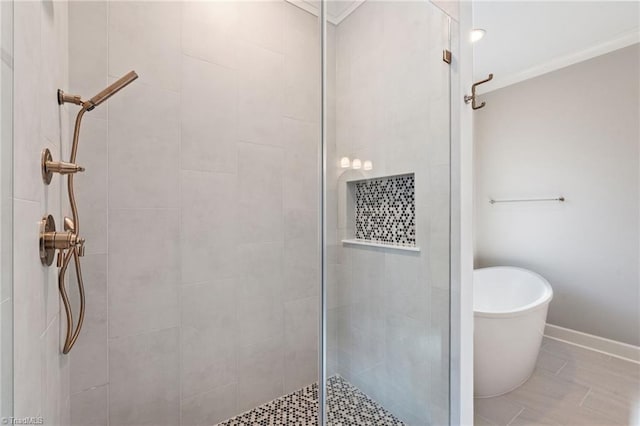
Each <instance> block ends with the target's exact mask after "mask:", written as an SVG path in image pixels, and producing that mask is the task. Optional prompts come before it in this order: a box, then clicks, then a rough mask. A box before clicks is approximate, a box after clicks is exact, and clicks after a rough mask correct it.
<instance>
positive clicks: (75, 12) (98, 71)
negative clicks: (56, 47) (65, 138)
mask: <svg viewBox="0 0 640 426" xmlns="http://www.w3.org/2000/svg"><path fill="white" fill-rule="evenodd" d="M107 13H108V3H107V2H106V1H73V2H70V4H69V22H70V23H72V25H70V26H69V34H70V37H69V64H70V65H71V66H70V67H69V88H68V91H69V93H73V94H78V95H81V96H82V97H83V98H90V97H91V96H94V95H95V94H97V93H98V92H100V91H101V90H102V89H104V88H105V87H107V86H108V85H109V67H108V59H109V51H108V44H109V36H108V28H107ZM66 90H67V89H66V88H65V91H66ZM91 117H93V118H103V119H106V118H107V107H106V105H104V106H101V107H100V108H97V109H95V110H93V111H91Z"/></svg>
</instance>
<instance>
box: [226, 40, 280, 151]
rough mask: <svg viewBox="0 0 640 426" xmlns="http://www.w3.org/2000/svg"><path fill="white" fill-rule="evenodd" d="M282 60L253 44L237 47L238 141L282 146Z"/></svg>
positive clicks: (271, 52)
mask: <svg viewBox="0 0 640 426" xmlns="http://www.w3.org/2000/svg"><path fill="white" fill-rule="evenodd" d="M283 67H284V56H283V55H282V54H280V53H275V52H273V51H271V50H268V49H264V48H261V47H258V46H256V45H254V44H249V43H245V42H242V43H240V44H239V45H238V69H237V72H238V138H239V139H240V140H242V141H246V142H254V143H260V144H267V145H276V146H282V116H283V112H284V109H283V108H284V103H283V100H284V93H283V85H284V78H283Z"/></svg>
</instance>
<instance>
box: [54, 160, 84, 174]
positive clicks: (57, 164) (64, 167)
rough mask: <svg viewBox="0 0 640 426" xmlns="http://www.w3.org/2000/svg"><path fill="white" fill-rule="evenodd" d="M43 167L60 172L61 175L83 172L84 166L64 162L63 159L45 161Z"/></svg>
mask: <svg viewBox="0 0 640 426" xmlns="http://www.w3.org/2000/svg"><path fill="white" fill-rule="evenodd" d="M45 167H46V168H47V170H49V171H51V172H53V173H60V174H61V175H70V174H72V173H78V172H84V167H82V166H78V165H77V164H73V163H65V162H64V161H47V163H46V164H45Z"/></svg>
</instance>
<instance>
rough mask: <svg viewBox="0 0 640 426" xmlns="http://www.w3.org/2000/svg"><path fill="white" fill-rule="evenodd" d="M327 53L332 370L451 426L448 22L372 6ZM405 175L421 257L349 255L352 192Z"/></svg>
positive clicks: (365, 251)
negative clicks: (352, 164) (410, 179)
mask: <svg viewBox="0 0 640 426" xmlns="http://www.w3.org/2000/svg"><path fill="white" fill-rule="evenodd" d="M328 46H329V52H332V51H333V52H335V58H331V57H329V63H330V64H331V67H332V68H331V69H330V71H329V75H328V85H329V87H332V85H334V84H335V98H333V99H331V98H329V99H330V105H329V106H328V117H329V120H330V121H329V123H328V132H329V134H328V141H329V146H328V147H327V149H328V152H329V153H330V156H329V158H332V159H333V161H331V163H330V164H329V165H330V166H333V168H332V169H329V172H330V173H331V174H332V176H333V177H334V180H333V183H330V184H329V188H330V193H329V194H328V200H329V201H328V206H329V207H328V209H329V210H328V215H329V216H328V218H327V221H328V223H329V226H330V228H333V229H335V233H334V234H333V241H332V245H331V248H332V249H331V250H330V256H329V263H330V264H329V277H328V303H329V312H328V317H327V324H328V327H329V331H328V350H327V351H328V360H327V363H328V368H329V370H330V372H331V373H334V372H337V373H339V374H340V375H342V376H343V377H345V378H346V379H347V380H349V382H351V383H353V384H354V385H356V386H358V387H359V388H360V389H361V390H362V391H364V392H365V393H367V394H368V395H369V396H371V397H372V398H373V399H375V400H376V401H377V402H378V403H380V404H381V405H382V406H384V407H385V408H386V409H387V410H389V411H391V412H392V413H393V414H394V415H396V416H398V417H400V418H401V419H402V420H403V421H405V422H406V424H409V425H425V424H437V425H442V424H447V423H448V395H449V161H450V157H449V146H450V138H449V65H447V64H446V63H444V62H443V61H442V50H443V49H445V48H447V47H448V18H447V16H446V15H445V14H444V13H443V12H442V11H441V10H440V9H438V8H436V7H435V6H434V5H433V4H431V3H429V2H393V1H388V2H373V1H368V2H365V3H363V4H362V5H361V6H360V7H358V8H357V9H356V10H355V11H354V12H353V13H352V14H351V15H349V16H348V17H347V18H346V19H345V20H344V21H342V22H340V24H338V25H337V26H336V28H335V32H330V33H329V39H328ZM332 61H335V62H332ZM331 120H335V122H334V124H332V123H331ZM332 141H333V142H332ZM345 156H346V157H350V158H359V159H361V160H371V161H372V163H373V170H371V171H362V170H348V169H347V170H346V171H345V169H341V168H340V167H339V163H340V161H339V160H340V158H342V157H345ZM406 173H415V204H416V241H415V243H416V246H418V247H419V248H420V252H419V253H416V252H410V251H401V250H394V249H388V248H374V247H363V246H348V245H345V246H343V245H342V244H341V243H340V240H341V239H343V238H353V235H355V230H354V229H349V227H348V225H349V224H350V223H351V224H352V223H353V219H351V220H350V219H349V218H348V217H346V215H347V214H348V212H347V208H346V206H347V202H346V201H345V200H346V197H347V182H348V181H351V180H361V179H364V178H376V177H383V176H392V175H400V174H406ZM330 243H331V241H330Z"/></svg>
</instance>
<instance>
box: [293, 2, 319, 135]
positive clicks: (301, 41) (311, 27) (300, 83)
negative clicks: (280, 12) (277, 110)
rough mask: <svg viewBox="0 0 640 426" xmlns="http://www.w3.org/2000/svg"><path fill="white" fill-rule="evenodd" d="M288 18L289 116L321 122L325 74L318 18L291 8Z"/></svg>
mask: <svg viewBox="0 0 640 426" xmlns="http://www.w3.org/2000/svg"><path fill="white" fill-rule="evenodd" d="M287 6H288V5H287ZM285 19H286V23H287V25H286V26H285V35H286V37H285V49H284V51H285V59H284V72H285V74H284V75H285V87H284V93H285V100H284V102H285V107H284V111H285V115H286V116H287V117H293V118H297V119H300V120H306V121H312V122H316V123H317V122H319V121H320V120H319V119H320V117H319V116H318V105H320V84H318V82H319V81H320V76H321V72H320V37H319V33H318V30H317V28H318V25H319V24H318V17H316V16H314V15H312V14H310V13H307V12H305V11H303V10H302V9H299V8H297V7H287V8H286V14H285Z"/></svg>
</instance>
